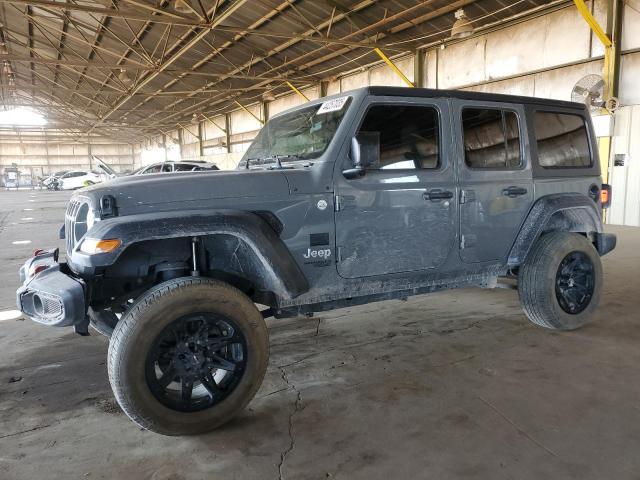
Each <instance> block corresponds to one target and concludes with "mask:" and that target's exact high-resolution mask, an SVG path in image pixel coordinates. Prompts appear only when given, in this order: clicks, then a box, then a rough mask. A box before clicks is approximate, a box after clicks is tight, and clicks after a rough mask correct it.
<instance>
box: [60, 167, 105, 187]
mask: <svg viewBox="0 0 640 480" xmlns="http://www.w3.org/2000/svg"><path fill="white" fill-rule="evenodd" d="M103 180H104V175H102V174H100V173H96V172H91V171H86V170H70V171H68V172H67V173H65V174H64V175H62V176H61V177H60V178H59V179H58V188H57V189H58V190H75V189H76V188H82V187H88V186H89V185H95V184H96V183H100V182H102V181H103Z"/></svg>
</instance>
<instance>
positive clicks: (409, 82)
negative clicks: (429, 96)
mask: <svg viewBox="0 0 640 480" xmlns="http://www.w3.org/2000/svg"><path fill="white" fill-rule="evenodd" d="M373 51H374V52H376V53H377V54H378V56H379V57H380V58H381V59H382V60H384V63H386V64H387V65H389V66H390V67H391V70H393V71H394V72H396V75H398V76H399V77H400V78H401V79H402V81H403V82H404V83H406V84H407V86H408V87H410V88H413V87H415V85H414V84H413V83H412V82H411V80H409V79H408V78H407V76H406V75H405V74H404V73H402V70H400V69H399V68H398V67H397V66H396V64H395V63H393V62H392V61H391V59H390V58H389V57H387V56H386V55H385V54H384V52H383V51H382V50H380V49H379V48H374V49H373Z"/></svg>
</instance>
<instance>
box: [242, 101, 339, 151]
mask: <svg viewBox="0 0 640 480" xmlns="http://www.w3.org/2000/svg"><path fill="white" fill-rule="evenodd" d="M350 100H351V99H350V98H349V97H339V98H335V99H332V100H328V101H326V102H324V103H322V104H321V105H312V106H310V107H305V108H301V109H299V110H295V111H293V112H290V113H286V114H284V115H281V116H278V117H275V118H273V119H272V120H269V121H268V122H267V124H266V125H265V126H264V127H263V128H262V130H260V133H258V136H257V137H256V138H255V140H254V141H253V143H252V144H251V146H250V147H249V149H248V150H247V152H246V153H245V155H244V159H245V161H246V160H247V159H248V160H264V159H267V158H270V157H273V156H274V155H277V156H283V157H289V158H288V159H289V160H310V159H314V158H318V157H319V156H320V155H322V154H323V153H324V152H325V150H326V149H327V147H328V146H329V144H330V143H331V140H332V139H333V136H334V135H335V133H336V130H337V129H338V126H339V125H340V122H341V121H342V118H343V117H344V115H345V113H346V111H347V108H348V106H349V102H350ZM282 160H283V161H286V160H287V158H283V159H282Z"/></svg>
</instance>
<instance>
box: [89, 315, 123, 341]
mask: <svg viewBox="0 0 640 480" xmlns="http://www.w3.org/2000/svg"><path fill="white" fill-rule="evenodd" d="M88 314H89V319H90V322H89V325H91V328H92V329H94V330H95V331H96V332H98V333H99V334H100V335H104V336H105V337H107V338H111V335H113V329H114V328H115V327H116V325H117V324H118V317H117V316H116V314H115V313H113V312H111V311H108V310H98V311H96V310H94V309H92V308H91V307H89V311H88Z"/></svg>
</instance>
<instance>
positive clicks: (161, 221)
mask: <svg viewBox="0 0 640 480" xmlns="http://www.w3.org/2000/svg"><path fill="white" fill-rule="evenodd" d="M216 234H222V235H231V236H234V237H237V238H238V239H240V240H242V241H243V242H245V243H246V244H247V245H248V246H249V247H250V248H251V249H252V251H253V252H254V253H255V255H256V257H257V258H258V261H259V263H260V267H261V273H262V275H263V276H264V279H265V281H266V282H267V283H268V284H269V287H270V290H271V291H273V293H275V294H276V295H277V296H279V297H282V298H287V299H291V298H295V297H297V296H299V295H301V294H302V293H304V292H306V291H307V290H309V283H308V281H307V279H306V277H305V276H304V274H303V273H302V270H301V269H300V267H299V266H298V264H297V263H296V261H295V260H294V259H293V257H292V256H291V253H290V252H289V249H288V248H287V247H286V246H285V244H284V243H283V241H282V240H281V239H280V237H278V235H277V233H276V232H275V231H274V229H273V228H272V227H271V226H270V225H269V224H268V223H267V222H266V221H265V220H264V219H263V218H261V217H260V216H258V215H257V214H255V213H251V212H246V211H237V210H205V211H203V210H191V211H184V210H181V211H176V212H160V213H144V214H139V215H130V216H124V217H115V218H109V219H107V220H102V221H99V222H96V223H95V225H94V226H93V227H92V228H91V229H90V230H89V232H88V234H87V236H88V237H91V238H98V239H115V238H117V239H119V240H120V241H121V245H120V247H118V248H117V249H116V250H115V251H113V252H110V253H100V254H94V255H87V254H85V253H83V252H81V251H79V249H78V247H76V249H75V250H74V251H73V253H72V255H71V259H70V266H71V268H72V269H73V270H75V271H77V272H78V273H80V275H83V274H86V275H91V274H93V272H95V271H96V269H99V268H102V267H108V266H110V265H113V264H114V263H115V262H116V261H117V260H118V257H119V256H120V255H121V254H122V253H123V252H124V251H125V250H126V249H127V248H128V247H130V246H131V245H133V244H135V243H138V242H143V241H148V240H164V239H170V238H184V237H196V236H197V237H201V236H208V235H216Z"/></svg>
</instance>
